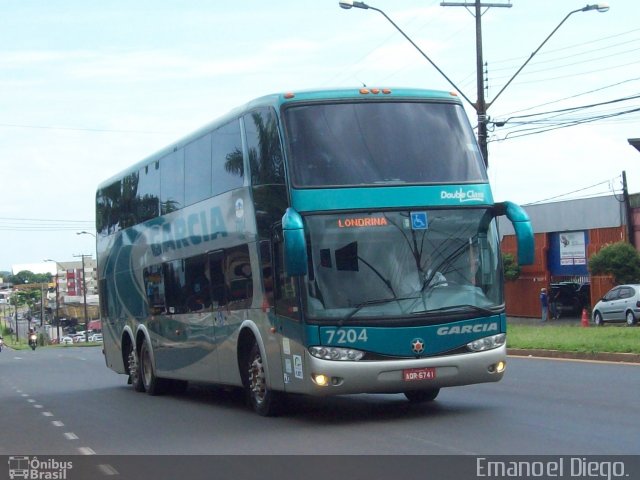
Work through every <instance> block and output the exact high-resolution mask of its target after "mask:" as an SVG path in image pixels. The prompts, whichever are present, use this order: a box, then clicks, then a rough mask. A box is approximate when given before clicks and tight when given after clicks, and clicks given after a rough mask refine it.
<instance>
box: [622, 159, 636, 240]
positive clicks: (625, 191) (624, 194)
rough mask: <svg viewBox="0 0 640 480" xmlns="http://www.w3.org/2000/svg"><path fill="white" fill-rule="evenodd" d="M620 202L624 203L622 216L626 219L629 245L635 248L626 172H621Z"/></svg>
mask: <svg viewBox="0 0 640 480" xmlns="http://www.w3.org/2000/svg"><path fill="white" fill-rule="evenodd" d="M622 201H623V202H624V215H625V217H627V238H628V241H629V243H630V244H631V245H633V246H634V247H635V246H636V239H635V231H634V228H633V216H632V212H631V203H630V202H629V190H628V189H627V172H626V171H624V170H623V171H622Z"/></svg>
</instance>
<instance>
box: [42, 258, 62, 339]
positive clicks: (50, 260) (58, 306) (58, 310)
mask: <svg viewBox="0 0 640 480" xmlns="http://www.w3.org/2000/svg"><path fill="white" fill-rule="evenodd" d="M43 261H44V262H53V263H55V264H56V266H57V267H59V268H60V270H65V268H64V267H63V266H62V265H60V264H59V263H58V262H56V261H55V260H52V259H51V258H48V259H46V260H43ZM58 288H59V287H58V268H56V332H57V337H58V341H60V290H59V289H58Z"/></svg>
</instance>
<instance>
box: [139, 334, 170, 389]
mask: <svg viewBox="0 0 640 480" xmlns="http://www.w3.org/2000/svg"><path fill="white" fill-rule="evenodd" d="M139 376H140V378H141V380H142V384H143V386H144V389H145V390H146V392H147V393H148V394H149V395H160V394H161V393H163V392H164V390H165V385H166V382H165V380H164V379H162V378H158V377H156V372H155V371H154V369H153V361H152V360H151V348H150V347H149V343H148V341H147V340H144V341H143V342H142V347H141V348H140V375H139Z"/></svg>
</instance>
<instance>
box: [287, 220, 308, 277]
mask: <svg viewBox="0 0 640 480" xmlns="http://www.w3.org/2000/svg"><path fill="white" fill-rule="evenodd" d="M282 233H283V237H284V268H285V269H286V271H287V275H289V276H290V277H295V276H300V275H305V274H306V273H307V241H306V239H305V236H304V223H303V222H302V216H301V215H300V214H299V213H298V212H296V211H295V210H294V209H293V208H287V211H286V212H285V213H284V215H283V216H282Z"/></svg>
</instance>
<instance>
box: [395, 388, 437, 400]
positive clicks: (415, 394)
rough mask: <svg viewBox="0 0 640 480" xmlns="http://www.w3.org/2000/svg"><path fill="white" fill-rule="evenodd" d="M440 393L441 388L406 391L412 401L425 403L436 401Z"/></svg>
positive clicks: (405, 394)
mask: <svg viewBox="0 0 640 480" xmlns="http://www.w3.org/2000/svg"><path fill="white" fill-rule="evenodd" d="M439 393H440V389H439V388H433V389H431V390H411V391H408V392H404V396H405V397H407V400H409V401H410V402H411V403H425V402H432V401H434V400H435V399H436V397H437V396H438V394H439Z"/></svg>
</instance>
